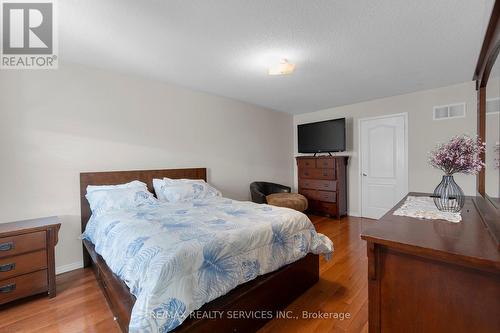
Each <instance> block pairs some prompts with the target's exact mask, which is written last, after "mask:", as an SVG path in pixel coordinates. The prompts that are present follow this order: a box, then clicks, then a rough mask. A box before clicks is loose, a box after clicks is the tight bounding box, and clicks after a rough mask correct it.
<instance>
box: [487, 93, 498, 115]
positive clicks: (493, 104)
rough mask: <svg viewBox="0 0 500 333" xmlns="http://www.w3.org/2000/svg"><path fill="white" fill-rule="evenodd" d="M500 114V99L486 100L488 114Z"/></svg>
mask: <svg viewBox="0 0 500 333" xmlns="http://www.w3.org/2000/svg"><path fill="white" fill-rule="evenodd" d="M494 113H500V97H495V98H488V99H487V100H486V114H494Z"/></svg>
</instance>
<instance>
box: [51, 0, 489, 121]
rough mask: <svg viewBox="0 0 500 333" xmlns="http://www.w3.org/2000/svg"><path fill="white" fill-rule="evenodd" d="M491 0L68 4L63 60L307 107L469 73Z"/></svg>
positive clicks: (61, 9)
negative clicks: (282, 64)
mask: <svg viewBox="0 0 500 333" xmlns="http://www.w3.org/2000/svg"><path fill="white" fill-rule="evenodd" d="M492 4H493V0H377V1H375V0H329V1H326V0H314V1H307V0H288V1H284V0H217V1H215V0H214V1H207V0H175V1H168V0H166V1H160V0H156V1H153V0H147V1H146V0H144V1H137V0H135V1H132V0H85V1H81V0H80V1H77V0H64V1H58V17H59V23H60V24H59V36H60V43H59V45H60V59H61V61H63V62H74V63H81V64H84V65H88V66H93V67H98V68H104V69H109V70H114V71H119V72H124V73H130V74H137V75H140V76H145V77H149V78H155V79H159V80H162V81H165V82H169V83H174V84H178V85H182V86H185V87H189V88H193V89H196V90H201V91H206V92H209V93H213V94H217V95H221V96H226V97H230V98H234V99H237V100H241V101H245V102H249V103H252V104H257V105H261V106H265V107H268V108H271V109H275V110H280V111H285V112H289V113H295V114H297V113H303V112H309V111H315V110H320V109H324V108H328V107H334V106H339V105H345V104H351V103H356V102H360V101H366V100H370V99H375V98H380V97H386V96H393V95H398V94H402V93H407V92H413V91H417V90H423V89H430V88H436V87H440V86H445V85H449V84H454V83H460V82H464V81H468V80H471V78H472V74H473V70H474V67H475V63H476V59H477V55H478V53H479V48H480V46H481V41H482V38H483V34H484V30H485V26H486V24H487V21H488V18H489V13H490V11H491V8H492ZM283 57H285V58H288V59H289V60H290V61H291V62H292V63H295V64H296V65H297V68H296V71H295V73H294V74H293V75H291V76H274V77H273V76H268V75H267V74H266V72H267V67H268V66H269V65H271V64H273V63H275V62H277V61H278V60H279V59H280V58H283Z"/></svg>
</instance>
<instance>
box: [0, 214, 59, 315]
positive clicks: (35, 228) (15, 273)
mask: <svg viewBox="0 0 500 333" xmlns="http://www.w3.org/2000/svg"><path fill="white" fill-rule="evenodd" d="M60 226H61V224H60V223H59V222H58V220H57V218H56V217H48V218H41V219H34V220H26V221H19V222H11V223H1V224H0V305H1V304H5V303H8V302H10V301H13V300H16V299H19V298H22V297H26V296H30V295H35V294H41V293H45V292H46V293H48V295H49V297H51V298H52V297H54V296H55V295H56V283H55V263H54V247H55V245H56V244H57V237H58V232H59V228H60Z"/></svg>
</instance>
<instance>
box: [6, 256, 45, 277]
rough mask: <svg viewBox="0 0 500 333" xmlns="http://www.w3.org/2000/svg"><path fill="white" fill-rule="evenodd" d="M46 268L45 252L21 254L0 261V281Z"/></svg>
mask: <svg viewBox="0 0 500 333" xmlns="http://www.w3.org/2000/svg"><path fill="white" fill-rule="evenodd" d="M44 268H47V251H45V250H40V251H36V252H31V253H26V254H21V255H18V256H13V257H6V258H2V259H0V280H3V279H7V278H10V277H12V276H17V275H22V274H26V273H31V272H35V271H39V270H41V269H44Z"/></svg>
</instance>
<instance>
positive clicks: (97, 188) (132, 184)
mask: <svg viewBox="0 0 500 333" xmlns="http://www.w3.org/2000/svg"><path fill="white" fill-rule="evenodd" d="M134 187H142V188H144V189H146V190H147V188H148V186H147V185H146V184H145V183H143V182H140V181H138V180H133V181H131V182H130V183H125V184H118V185H88V186H87V194H89V193H90V192H94V191H102V190H116V189H119V188H134Z"/></svg>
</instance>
